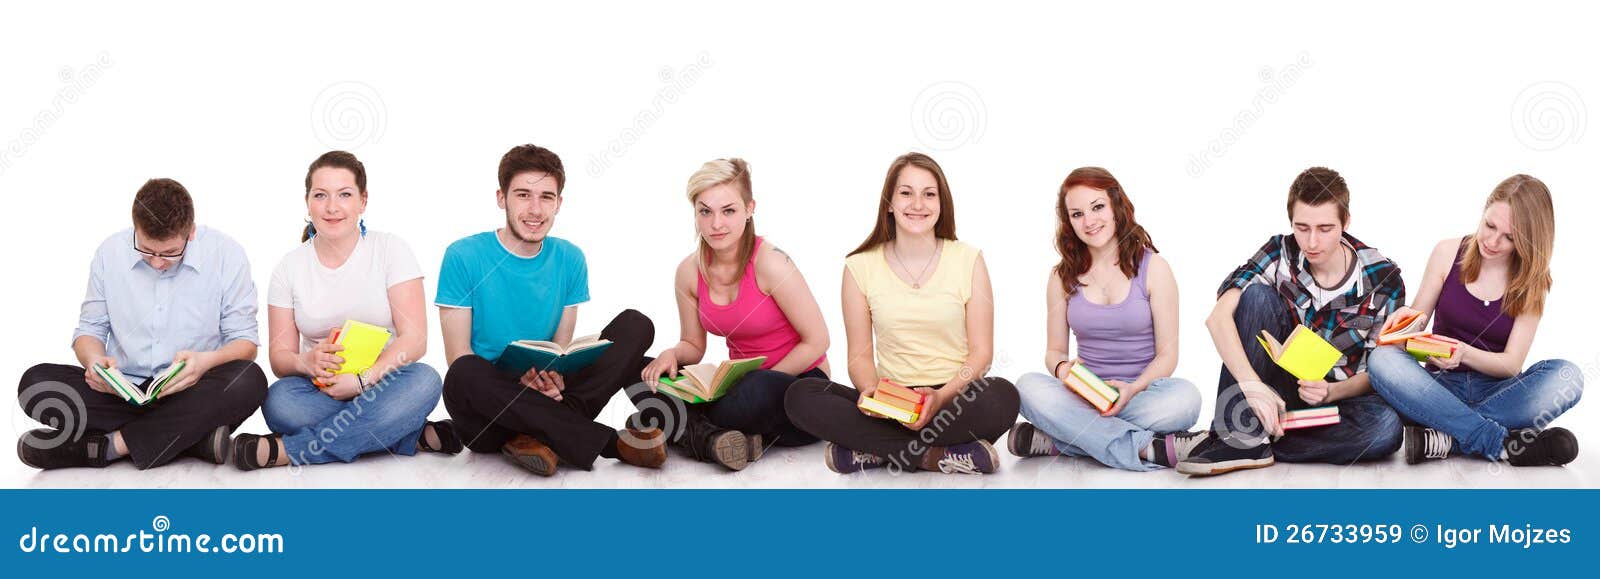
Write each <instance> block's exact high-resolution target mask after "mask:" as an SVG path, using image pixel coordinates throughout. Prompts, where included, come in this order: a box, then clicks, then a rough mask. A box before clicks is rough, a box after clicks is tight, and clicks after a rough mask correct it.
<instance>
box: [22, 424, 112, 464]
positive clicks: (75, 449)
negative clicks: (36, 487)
mask: <svg viewBox="0 0 1600 579" xmlns="http://www.w3.org/2000/svg"><path fill="white" fill-rule="evenodd" d="M65 436H66V433H62V432H58V431H56V430H52V429H49V428H39V429H35V430H30V431H28V432H24V433H23V434H22V436H20V437H17V458H20V459H22V464H25V465H28V466H31V467H33V468H37V469H40V470H50V469H54V468H71V467H90V468H104V467H105V466H106V465H107V464H110V462H109V461H107V460H106V448H107V447H109V446H110V445H111V438H110V437H108V436H106V434H105V433H104V432H100V431H97V430H86V431H84V433H83V435H82V436H79V437H78V439H77V440H61V437H65Z"/></svg>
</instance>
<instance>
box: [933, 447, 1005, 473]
mask: <svg viewBox="0 0 1600 579" xmlns="http://www.w3.org/2000/svg"><path fill="white" fill-rule="evenodd" d="M999 468H1000V453H999V452H998V451H996V450H995V449H994V445H992V444H989V441H987V440H974V441H972V442H963V443H961V444H956V445H952V446H947V447H945V449H944V456H943V457H940V458H939V472H942V473H945V474H990V473H993V472H994V471H996V470H998V469H999Z"/></svg>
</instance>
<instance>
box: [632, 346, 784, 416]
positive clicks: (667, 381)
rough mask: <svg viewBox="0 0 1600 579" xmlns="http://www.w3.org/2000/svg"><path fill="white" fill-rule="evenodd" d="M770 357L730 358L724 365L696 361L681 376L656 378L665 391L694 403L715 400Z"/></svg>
mask: <svg viewBox="0 0 1600 579" xmlns="http://www.w3.org/2000/svg"><path fill="white" fill-rule="evenodd" d="M766 361H767V357H766V356H756V357H754V358H743V359H739V360H727V361H724V362H722V363H721V364H712V363H709V362H707V363H704V364H695V365H693V366H684V367H683V368H680V369H679V370H678V377H677V378H670V377H667V376H662V377H661V378H660V379H658V380H657V381H656V383H657V384H659V385H660V387H661V388H660V391H661V393H662V394H666V395H669V396H672V397H673V398H677V399H679V400H682V401H684V402H688V403H690V404H699V403H701V402H711V401H713V400H717V399H719V398H722V397H723V396H724V395H726V394H727V393H728V391H729V390H731V389H733V387H734V385H736V384H738V383H739V380H741V379H743V378H744V376H745V374H749V373H750V372H751V371H753V370H760V369H761V365H762V364H764V363H766Z"/></svg>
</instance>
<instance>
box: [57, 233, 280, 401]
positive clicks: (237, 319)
mask: <svg viewBox="0 0 1600 579" xmlns="http://www.w3.org/2000/svg"><path fill="white" fill-rule="evenodd" d="M79 336H90V337H93V338H95V339H98V340H100V341H101V342H102V343H104V344H105V345H106V355H108V356H111V357H112V358H114V359H116V361H117V365H118V367H119V368H120V369H121V371H122V373H123V374H124V375H126V376H130V377H134V376H137V377H149V376H151V375H152V374H154V373H155V372H156V371H157V370H161V369H163V368H166V367H167V366H168V365H170V364H172V359H173V357H175V356H177V355H178V352H180V351H183V350H190V351H196V352H204V351H211V350H216V349H218V348H221V347H222V346H223V345H224V344H227V343H229V342H232V341H234V340H249V341H250V342H251V343H254V344H256V345H257V346H260V345H261V340H260V338H258V337H257V335H256V284H255V282H254V281H253V280H252V279H251V278H250V261H249V259H248V258H246V257H245V253H244V248H243V247H241V246H240V245H239V243H238V242H236V241H234V240H233V238H230V237H228V236H227V235H223V234H222V232H219V231H216V230H212V229H209V228H205V227H197V228H196V229H195V237H194V240H193V241H190V242H189V245H188V247H187V249H185V250H184V254H183V259H182V260H181V261H179V262H178V263H177V264H174V265H173V266H172V267H169V268H167V270H166V271H161V270H158V269H156V268H153V267H150V264H148V263H145V261H144V260H143V259H142V256H140V255H139V253H138V252H136V251H134V250H133V229H131V228H130V229H126V230H123V231H121V232H119V233H117V234H115V235H112V236H111V237H110V238H107V239H106V240H105V242H104V243H101V244H100V248H99V249H97V250H95V254H94V261H93V262H92V263H90V264H89V289H88V292H87V293H86V294H85V295H84V297H83V307H82V309H81V311H80V313H79V314H78V329H77V331H75V332H73V333H72V339H73V341H77V339H78V337H79Z"/></svg>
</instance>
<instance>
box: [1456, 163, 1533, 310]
mask: <svg viewBox="0 0 1600 579" xmlns="http://www.w3.org/2000/svg"><path fill="white" fill-rule="evenodd" d="M1502 201H1503V202H1505V203H1507V204H1508V205H1510V206H1511V231H1512V236H1511V247H1512V252H1511V275H1510V276H1509V277H1508V278H1507V279H1506V293H1505V297H1503V298H1501V299H1502V300H1503V301H1501V302H1500V309H1501V311H1503V312H1505V314H1506V315H1508V316H1511V317H1516V316H1518V315H1521V314H1524V313H1531V314H1540V313H1543V312H1544V298H1545V295H1546V294H1548V293H1550V285H1551V283H1552V281H1551V278H1550V252H1551V251H1552V250H1553V249H1554V247H1555V239H1556V217H1555V207H1554V205H1553V204H1552V203H1551V201H1550V189H1549V188H1548V187H1545V185H1544V181H1540V180H1538V179H1536V178H1534V177H1531V176H1528V175H1512V176H1510V177H1507V178H1506V180H1504V181H1501V182H1500V184H1499V185H1496V186H1495V188H1494V191H1493V192H1491V193H1489V200H1488V201H1485V202H1484V203H1483V208H1484V209H1485V210H1487V209H1489V206H1490V205H1494V204H1495V203H1499V202H1502ZM1482 269H1483V252H1482V250H1480V249H1478V236H1477V235H1476V234H1474V235H1473V236H1472V237H1470V238H1468V239H1467V250H1466V251H1465V252H1463V253H1462V254H1461V283H1463V284H1469V283H1472V282H1474V281H1477V280H1478V274H1479V273H1480V272H1481V271H1482Z"/></svg>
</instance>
